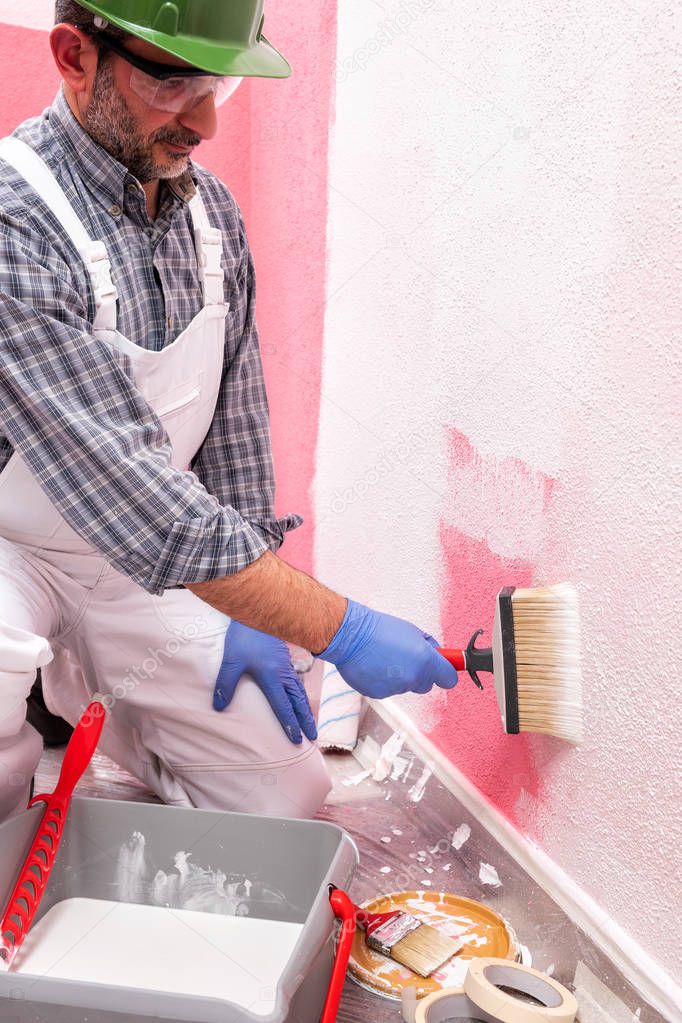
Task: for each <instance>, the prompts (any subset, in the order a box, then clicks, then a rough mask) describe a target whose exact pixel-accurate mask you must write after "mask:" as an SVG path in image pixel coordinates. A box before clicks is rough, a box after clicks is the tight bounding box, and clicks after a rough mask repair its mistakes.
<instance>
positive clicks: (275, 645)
mask: <svg viewBox="0 0 682 1023" xmlns="http://www.w3.org/2000/svg"><path fill="white" fill-rule="evenodd" d="M244 672H248V674H249V675H251V676H252V677H253V678H254V679H255V681H256V682H257V683H258V685H259V686H260V687H261V689H262V690H263V692H264V693H265V695H266V697H267V700H268V703H269V704H270V706H271V707H272V709H273V711H274V712H275V715H276V717H277V719H278V720H279V722H280V724H281V726H282V728H283V729H284V731H285V732H286V734H287V735H288V736H289V738H290V739H291V741H292V742H293V743H295V745H297V746H299V745H300V744H301V743H302V742H303V737H302V735H301V731H303V734H304V735H305V736H306V737H307V738H308V739H310V741H311V742H314V741H315V739H316V738H317V728H316V727H315V719H314V717H313V712H312V710H311V709H310V704H309V703H308V696H307V693H306V691H305V686H304V685H303V683H302V682H301V680H300V678H299V677H298V675H297V674H296V672H295V671H294V666H293V664H292V663H291V657H290V656H289V650H288V648H287V645H286V643H283V642H282V640H281V639H275V637H274V636H269V635H268V634H267V633H265V632H258V631H257V630H256V629H249V628H248V627H247V626H246V625H242V624H241V622H236V621H232V622H230V624H229V626H228V629H227V632H226V633H225V649H224V651H223V663H222V664H221V666H220V671H219V672H218V679H217V681H216V684H215V689H214V691H213V708H214V710H225V708H226V707H227V706H229V704H230V702H231V700H232V697H233V696H234V693H235V689H236V688H237V683H238V682H239V679H240V678H241V677H242V675H243V674H244Z"/></svg>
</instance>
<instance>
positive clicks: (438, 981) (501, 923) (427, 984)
mask: <svg viewBox="0 0 682 1023" xmlns="http://www.w3.org/2000/svg"><path fill="white" fill-rule="evenodd" d="M362 908H363V909H367V910H369V911H370V912H371V913H385V912H390V911H391V910H394V909H399V910H402V911H403V912H405V913H410V914H411V915H412V916H415V917H417V918H418V919H420V920H423V922H424V923H425V924H430V925H431V926H432V927H435V928H437V930H439V931H440V932H441V933H442V934H444V935H446V936H447V937H450V938H453V939H454V940H455V941H458V942H459V943H460V947H461V952H460V953H459V954H457V955H456V956H453V957H452V959H449V960H448V962H447V963H445V964H444V965H443V966H442V967H440V969H438V970H436V971H435V973H432V974H431V976H430V977H420V976H419V975H418V974H416V973H413V972H412V971H411V970H408V969H407V967H405V966H402V965H401V964H400V963H397V962H395V961H394V960H393V959H388V958H386V956H383V955H381V954H380V953H379V952H374V951H373V950H372V949H371V948H369V947H368V946H367V943H366V942H365V935H364V932H363V931H361V930H358V931H357V932H356V934H355V938H354V940H353V947H352V950H351V955H350V961H349V964H348V972H349V975H350V977H351V978H352V979H353V980H354V981H355V982H356V983H357V984H359V985H360V986H361V987H365V988H369V989H370V990H371V991H373V992H375V993H376V994H381V995H383V996H384V997H386V998H391V999H394V1000H396V1001H399V1000H400V998H401V994H402V990H403V988H404V987H412V986H413V987H415V988H416V989H417V997H418V998H423V997H424V996H425V995H428V994H431V993H432V992H434V991H440V990H441V989H442V988H446V987H458V986H460V985H461V984H462V983H463V982H464V977H465V975H466V972H467V969H468V966H469V963H470V961H471V960H472V958H479V957H490V956H494V957H495V958H497V959H507V960H511V961H512V962H513V961H515V960H516V959H517V958H519V954H520V949H519V944H518V941H517V939H516V935H515V934H514V931H513V930H512V928H511V926H510V925H509V924H508V923H507V921H506V920H505V919H504V918H503V917H501V916H500V915H499V913H496V912H495V911H494V910H492V909H490V908H489V907H488V906H484V905H483V903H481V902H476V901H475V900H474V899H465V898H462V897H461V896H459V895H453V894H451V893H450V892H429V891H405V892H393V893H391V894H389V895H381V896H379V897H378V898H375V899H371V900H370V901H369V902H365V903H363V905H362Z"/></svg>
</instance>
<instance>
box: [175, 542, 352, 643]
mask: <svg viewBox="0 0 682 1023" xmlns="http://www.w3.org/2000/svg"><path fill="white" fill-rule="evenodd" d="M187 589H188V590H191V591H192V593H195V594H196V596H197V597H200V598H201V599H202V600H205V601H206V603H207V604H210V605H211V606H212V607H215V608H217V609H218V611H222V613H223V614H226V615H228V616H229V617H230V618H236V619H237V621H240V622H242V623H243V624H244V625H248V626H250V627H251V628H252V629H260V631H261V632H268V633H270V635H271V636H277V637H278V638H279V639H283V640H285V641H286V642H288V643H295V644H296V645H297V646H301V647H304V648H305V649H306V650H311V651H313V653H317V652H319V651H320V650H324V649H325V647H327V646H328V645H329V643H330V642H331V640H332V638H333V636H335V635H336V633H337V631H338V629H339V627H340V626H341V622H342V621H343V616H344V614H345V613H346V604H347V602H346V599H345V597H341V596H340V595H339V594H338V593H334V591H333V590H330V589H327V587H326V586H323V585H322V584H321V583H318V582H317V581H316V580H315V579H312V578H311V577H310V576H309V575H306V574H305V572H299V571H298V569H296V568H292V567H291V566H290V565H287V563H286V562H285V561H282V560H281V559H280V558H278V557H277V556H276V555H275V554H272V553H271V552H269V551H268V552H267V553H265V554H264V555H263V556H262V557H261V558H258V560H257V561H254V562H253V564H251V565H249V566H248V567H247V568H244V569H242V571H241V572H236V573H235V574H234V575H229V576H225V577H223V578H222V579H214V580H212V581H211V582H206V583H191V584H187Z"/></svg>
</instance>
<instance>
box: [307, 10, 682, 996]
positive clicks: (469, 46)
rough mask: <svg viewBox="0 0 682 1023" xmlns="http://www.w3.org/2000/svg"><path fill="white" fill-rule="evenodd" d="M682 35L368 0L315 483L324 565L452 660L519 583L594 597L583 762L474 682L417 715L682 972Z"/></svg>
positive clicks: (337, 227)
mask: <svg viewBox="0 0 682 1023" xmlns="http://www.w3.org/2000/svg"><path fill="white" fill-rule="evenodd" d="M671 22H672V8H671V7H670V6H669V5H667V4H665V3H660V2H658V0H652V2H650V3H647V4H646V5H645V4H643V3H627V4H625V3H621V2H615V0H604V2H603V3H600V4H592V3H588V2H565V0H559V2H558V3H552V4H550V3H544V2H536V3H532V4H530V5H528V4H525V3H520V2H518V0H511V2H504V3H501V2H499V3H496V2H492V0H480V2H477V3H475V4H468V5H457V9H456V13H455V11H454V10H453V8H452V5H450V4H448V3H446V2H445V0H387V2H385V3H382V4H380V5H379V4H367V3H364V2H363V0H343V2H342V3H340V5H339V51H338V61H337V83H338V87H337V101H336V114H337V116H336V123H335V127H334V130H333V135H332V147H331V165H330V166H331V179H330V181H331V191H330V196H331V205H330V252H329V264H330V265H329V288H328V290H329V304H328V307H327V319H326V329H325V352H324V372H323V382H322V386H323V393H324V395H325V399H326V400H325V402H324V403H323V406H322V417H321V423H320V440H319V447H318V469H317V476H316V484H315V493H316V566H317V569H318V572H319V574H320V575H321V576H322V577H323V578H324V579H325V580H327V581H328V582H329V583H330V584H332V585H334V586H336V587H339V588H341V589H342V590H344V591H345V592H347V593H348V594H349V595H352V596H354V597H356V598H357V599H360V600H362V601H365V602H368V603H371V604H374V605H375V606H378V607H381V608H383V609H385V610H387V611H391V612H393V613H397V614H402V615H405V616H407V617H410V618H411V619H412V620H414V621H417V622H419V623H420V624H422V625H423V626H424V627H425V628H428V629H429V630H431V631H433V632H434V633H435V634H436V635H440V636H441V637H442V639H443V640H445V641H447V642H448V643H449V644H451V645H455V644H459V643H465V642H466V641H467V639H468V638H469V635H470V634H471V631H472V630H473V629H474V628H476V627H480V626H484V627H486V628H489V627H490V625H491V616H492V611H493V600H494V595H495V592H496V591H497V589H498V588H499V587H500V586H501V585H503V584H505V583H512V584H524V583H528V582H535V583H542V582H555V581H560V580H564V579H568V580H572V581H573V582H574V583H575V584H576V586H577V588H578V590H579V593H580V599H581V605H582V616H583V632H584V636H583V658H584V679H585V698H586V742H585V744H584V746H583V747H582V748H581V749H579V750H574V749H571V748H570V747H568V746H566V745H563V744H561V743H560V742H558V741H557V740H554V739H550V738H545V737H538V736H529V735H525V736H522V737H520V738H516V737H507V736H504V735H502V734H501V730H500V723H499V715H498V712H497V705H496V701H495V699H494V696H493V693H492V687H491V686H489V687H488V691H487V692H486V693H485V694H484V695H483V696H481V695H480V694H479V693H478V692H477V691H476V690H475V689H474V687H473V686H472V684H471V683H470V682H469V681H468V679H466V678H462V681H461V684H460V687H459V688H458V690H457V691H456V692H455V693H453V694H448V695H445V694H444V693H436V694H432V695H430V696H428V697H425V698H410V699H409V700H408V701H406V703H407V705H408V706H409V708H410V711H411V713H412V715H413V716H414V719H415V720H416V721H417V722H419V723H420V726H421V728H422V729H423V731H424V732H425V733H426V734H428V735H429V736H430V738H431V739H432V740H433V741H434V742H435V743H436V744H437V745H438V746H439V747H440V748H441V749H442V750H444V751H445V752H446V753H447V754H448V756H449V757H450V758H451V760H452V761H453V762H454V763H455V764H456V765H457V766H458V767H459V768H461V769H462V770H463V771H464V772H465V773H466V774H467V775H468V776H469V777H470V778H471V779H472V780H473V781H474V782H475V783H476V784H477V785H478V786H479V787H480V788H481V789H482V791H483V792H484V793H485V794H486V796H487V797H488V798H489V799H490V800H492V801H493V802H494V803H495V804H496V805H497V806H498V807H500V808H501V809H502V810H503V811H504V813H505V814H506V815H507V816H508V817H509V818H510V819H511V820H512V821H513V822H514V823H515V824H516V825H517V826H518V827H519V828H520V829H521V830H522V831H524V832H525V833H526V834H527V835H529V836H530V837H531V838H532V839H534V840H535V841H536V842H538V843H539V844H540V845H542V847H543V848H544V849H545V850H546V851H547V852H548V853H549V855H550V856H552V857H553V858H554V860H555V861H556V862H557V863H559V864H560V865H561V866H562V867H563V868H564V869H565V870H566V871H567V872H568V873H569V874H570V875H571V876H572V877H573V878H574V879H575V880H576V881H577V882H578V883H579V884H580V885H582V886H584V888H585V889H587V891H588V892H589V893H591V894H592V895H593V896H594V897H596V898H597V899H598V900H599V901H600V903H601V905H602V906H603V907H604V910H605V911H606V912H607V913H608V914H610V915H612V916H613V917H615V918H616V919H617V920H618V921H619V922H620V923H621V924H622V925H623V926H624V927H625V928H626V929H627V930H629V931H630V932H631V933H632V935H633V936H634V937H635V938H637V939H638V940H639V941H640V943H641V944H642V945H643V946H644V947H646V948H647V950H648V951H650V952H651V954H652V955H653V956H654V957H655V958H658V959H659V960H660V961H661V963H662V964H663V965H664V966H665V967H667V968H668V969H669V970H670V971H671V973H673V974H674V975H675V976H676V977H677V978H678V979H680V978H682V968H681V967H680V963H679V960H678V958H677V952H676V949H675V947H674V943H671V942H668V941H664V942H661V937H662V936H663V935H664V934H665V933H666V931H667V930H668V928H669V917H668V914H669V911H670V907H671V906H673V905H679V904H680V901H681V899H682V880H681V879H680V876H679V872H678V871H677V870H676V864H678V863H679V842H680V834H679V805H680V789H679V784H678V783H679V760H680V744H679V738H678V735H679V731H680V709H679V697H678V695H677V694H678V680H677V676H676V671H675V665H674V663H673V662H672V660H671V653H670V651H671V647H670V646H669V640H670V639H671V638H673V637H675V635H676V632H677V629H678V625H677V624H676V623H677V622H678V618H679V610H678V609H679V601H678V594H677V585H678V582H677V580H678V578H679V577H678V572H677V570H676V568H675V567H674V566H675V564H676V561H678V560H679V543H677V544H676V543H675V541H676V540H677V541H679V526H678V521H679V511H678V510H677V509H676V507H675V504H674V496H673V495H674V489H673V487H674V480H673V473H672V469H671V466H672V465H673V462H674V459H673V454H674V448H675V434H676V425H678V424H676V419H675V415H674V410H675V405H674V389H673V387H674V377H675V373H676V372H677V374H678V378H679V347H678V346H676V345H675V343H674V329H673V325H674V321H676V322H677V324H678V336H679V250H676V249H675V247H674V244H673V236H672V231H671V228H670V224H671V222H672V207H673V199H674V190H677V197H678V198H679V164H678V163H677V160H678V147H679V136H678V134H677V131H676V129H675V124H674V121H675V115H676V113H677V116H679V89H678V88H677V89H676V87H675V85H674V82H673V67H674V61H675V60H676V59H677V60H679V56H677V57H676V53H675V48H674V46H673V26H672V24H671ZM676 551H677V556H676ZM666 921H668V922H666Z"/></svg>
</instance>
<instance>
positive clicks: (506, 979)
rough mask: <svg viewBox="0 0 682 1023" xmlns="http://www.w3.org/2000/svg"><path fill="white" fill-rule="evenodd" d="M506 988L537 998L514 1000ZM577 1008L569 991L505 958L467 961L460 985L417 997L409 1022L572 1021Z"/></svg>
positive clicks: (514, 1022) (513, 1022) (559, 1022)
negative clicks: (412, 1016)
mask: <svg viewBox="0 0 682 1023" xmlns="http://www.w3.org/2000/svg"><path fill="white" fill-rule="evenodd" d="M502 987H504V988H506V989H507V990H505V991H502V990H501V988H502ZM511 991H517V992H519V994H520V995H530V996H531V997H532V998H534V999H536V1000H537V1002H534V1003H530V1002H527V1001H523V1000H521V999H520V998H515V997H514V995H513V994H510V993H508V992H511ZM537 1003H540V1004H537ZM577 1012H578V1003H577V1002H576V1000H575V998H574V996H573V995H572V994H571V992H570V991H568V990H567V989H566V988H565V987H563V985H562V984H559V983H558V982H557V981H555V980H553V979H552V978H551V977H548V976H547V975H546V974H544V973H540V972H539V971H538V970H532V969H531V968H530V967H528V966H522V965H521V963H513V962H511V961H510V960H508V959H472V960H471V962H470V964H469V971H468V973H467V975H466V977H465V980H464V988H463V989H462V988H444V989H443V990H442V991H435V992H434V993H433V994H432V995H429V996H428V997H427V998H425V999H423V1000H422V1001H421V1002H419V1004H418V1005H417V1011H416V1016H415V1023H448V1021H449V1020H452V1019H455V1018H456V1019H457V1020H465V1019H470V1020H478V1021H480V1023H573V1020H574V1019H575V1017H576V1013H577Z"/></svg>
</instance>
